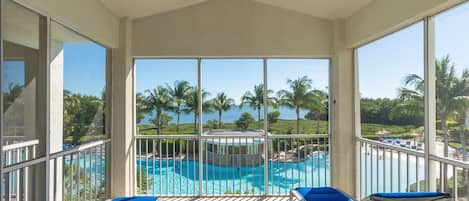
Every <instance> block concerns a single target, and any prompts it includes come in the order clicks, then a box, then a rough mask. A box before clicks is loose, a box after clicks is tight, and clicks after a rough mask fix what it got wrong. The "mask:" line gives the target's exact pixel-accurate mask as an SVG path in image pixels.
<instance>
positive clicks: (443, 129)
mask: <svg viewBox="0 0 469 201" xmlns="http://www.w3.org/2000/svg"><path fill="white" fill-rule="evenodd" d="M441 132H442V134H443V143H444V147H443V148H444V149H443V154H444V156H445V157H448V129H447V123H446V116H443V117H442V118H441Z"/></svg>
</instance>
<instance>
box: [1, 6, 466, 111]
mask: <svg viewBox="0 0 469 201" xmlns="http://www.w3.org/2000/svg"><path fill="white" fill-rule="evenodd" d="M468 22H469V4H468V3H466V4H465V5H462V6H459V7H457V8H455V9H452V10H451V11H450V12H444V13H442V14H439V15H438V16H437V17H436V56H437V58H441V57H442V56H444V55H447V54H449V55H450V56H451V59H452V61H453V62H454V63H455V65H456V67H457V69H458V73H460V72H461V69H463V68H469V39H468V37H467V36H469V25H468ZM464 25H467V26H464ZM358 51H359V66H360V67H359V75H360V78H359V81H360V93H361V95H362V96H363V97H373V98H377V97H388V98H393V97H396V95H397V92H398V90H397V89H398V88H399V87H401V86H403V80H402V79H403V77H404V76H405V75H408V74H411V73H414V74H419V75H423V23H422V22H418V23H416V24H414V25H411V26H409V27H408V28H406V29H404V30H401V31H399V32H396V33H393V34H391V35H389V36H386V37H384V38H382V39H379V40H377V41H374V42H372V43H370V44H367V45H365V46H363V47H360V48H359V49H358ZM105 61H106V58H105V49H104V48H103V47H101V46H99V45H97V44H92V43H68V44H65V46H64V65H65V69H64V87H65V89H68V90H71V91H73V92H78V93H82V94H89V95H96V96H100V94H101V92H102V90H103V89H104V87H105ZM136 64H137V69H136V70H137V80H136V84H137V85H136V88H137V91H138V92H143V91H144V90H145V89H149V88H153V87H154V86H157V85H162V84H165V83H169V84H172V83H173V82H174V81H175V80H187V81H189V82H190V83H191V84H192V85H195V84H196V83H197V82H196V80H197V61H196V60H191V59H183V60H175V59H164V60H137V63H136ZM22 66H23V64H22V63H21V62H5V69H4V72H5V74H4V76H5V82H7V83H9V82H16V83H19V84H24V78H23V77H22V75H23V73H24V69H23V68H22ZM268 66H269V68H268V80H269V88H270V89H273V90H274V91H278V90H279V89H284V88H286V87H287V86H286V83H285V81H286V79H287V78H292V79H294V78H297V77H299V76H302V75H306V76H308V77H310V78H311V79H312V80H313V87H314V88H317V89H322V90H326V89H327V86H328V78H329V76H328V73H329V72H328V66H329V61H328V60H312V59H292V60H287V59H270V60H269V61H268ZM202 67H203V75H202V77H203V80H202V81H203V88H204V89H205V90H207V91H209V92H210V93H212V97H213V96H214V95H215V94H216V93H217V92H222V91H224V92H226V93H228V94H229V96H230V97H233V98H235V100H236V102H237V103H239V99H240V97H241V96H242V94H243V93H244V92H245V91H247V90H252V88H253V86H254V85H255V84H260V83H261V82H262V80H263V77H262V70H263V69H262V68H263V67H262V60H260V59H228V60H227V59H224V60H221V59H206V60H203V62H202ZM3 90H6V85H4V89H3Z"/></svg>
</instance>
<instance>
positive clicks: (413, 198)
mask: <svg viewBox="0 0 469 201" xmlns="http://www.w3.org/2000/svg"><path fill="white" fill-rule="evenodd" d="M451 199H452V198H451V195H450V194H447V193H440V192H408V193H376V194H372V195H370V196H368V197H367V198H365V199H364V201H397V200H398V201H446V200H451Z"/></svg>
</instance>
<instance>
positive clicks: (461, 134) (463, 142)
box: [458, 112, 467, 161]
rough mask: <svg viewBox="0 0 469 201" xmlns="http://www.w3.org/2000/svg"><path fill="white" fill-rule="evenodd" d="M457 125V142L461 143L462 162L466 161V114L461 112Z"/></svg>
mask: <svg viewBox="0 0 469 201" xmlns="http://www.w3.org/2000/svg"><path fill="white" fill-rule="evenodd" d="M458 124H459V141H460V142H461V147H462V150H463V153H464V154H463V160H464V161H466V160H467V157H466V151H467V150H466V125H465V124H466V113H464V112H461V113H460V114H459V118H458Z"/></svg>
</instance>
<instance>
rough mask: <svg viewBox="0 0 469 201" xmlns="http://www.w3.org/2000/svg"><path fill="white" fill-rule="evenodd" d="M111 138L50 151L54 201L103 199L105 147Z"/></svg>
mask: <svg viewBox="0 0 469 201" xmlns="http://www.w3.org/2000/svg"><path fill="white" fill-rule="evenodd" d="M110 141H111V140H110V139H107V140H98V141H93V142H89V143H86V144H82V145H79V146H76V147H74V148H72V149H69V150H65V151H62V152H58V153H54V154H52V155H50V160H51V166H52V167H53V170H56V171H54V173H53V175H52V177H53V178H54V179H53V182H54V184H53V186H54V189H53V190H54V191H53V192H54V195H53V197H54V201H55V200H64V201H65V200H69V201H72V200H105V199H106V195H107V194H106V193H107V192H106V190H107V188H106V187H107V184H106V181H107V178H106V172H107V169H106V160H107V157H106V148H107V146H108V144H109V143H110ZM57 170H59V171H57ZM60 170H62V171H60ZM58 188H61V190H59V189H58ZM59 192H60V193H59Z"/></svg>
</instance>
